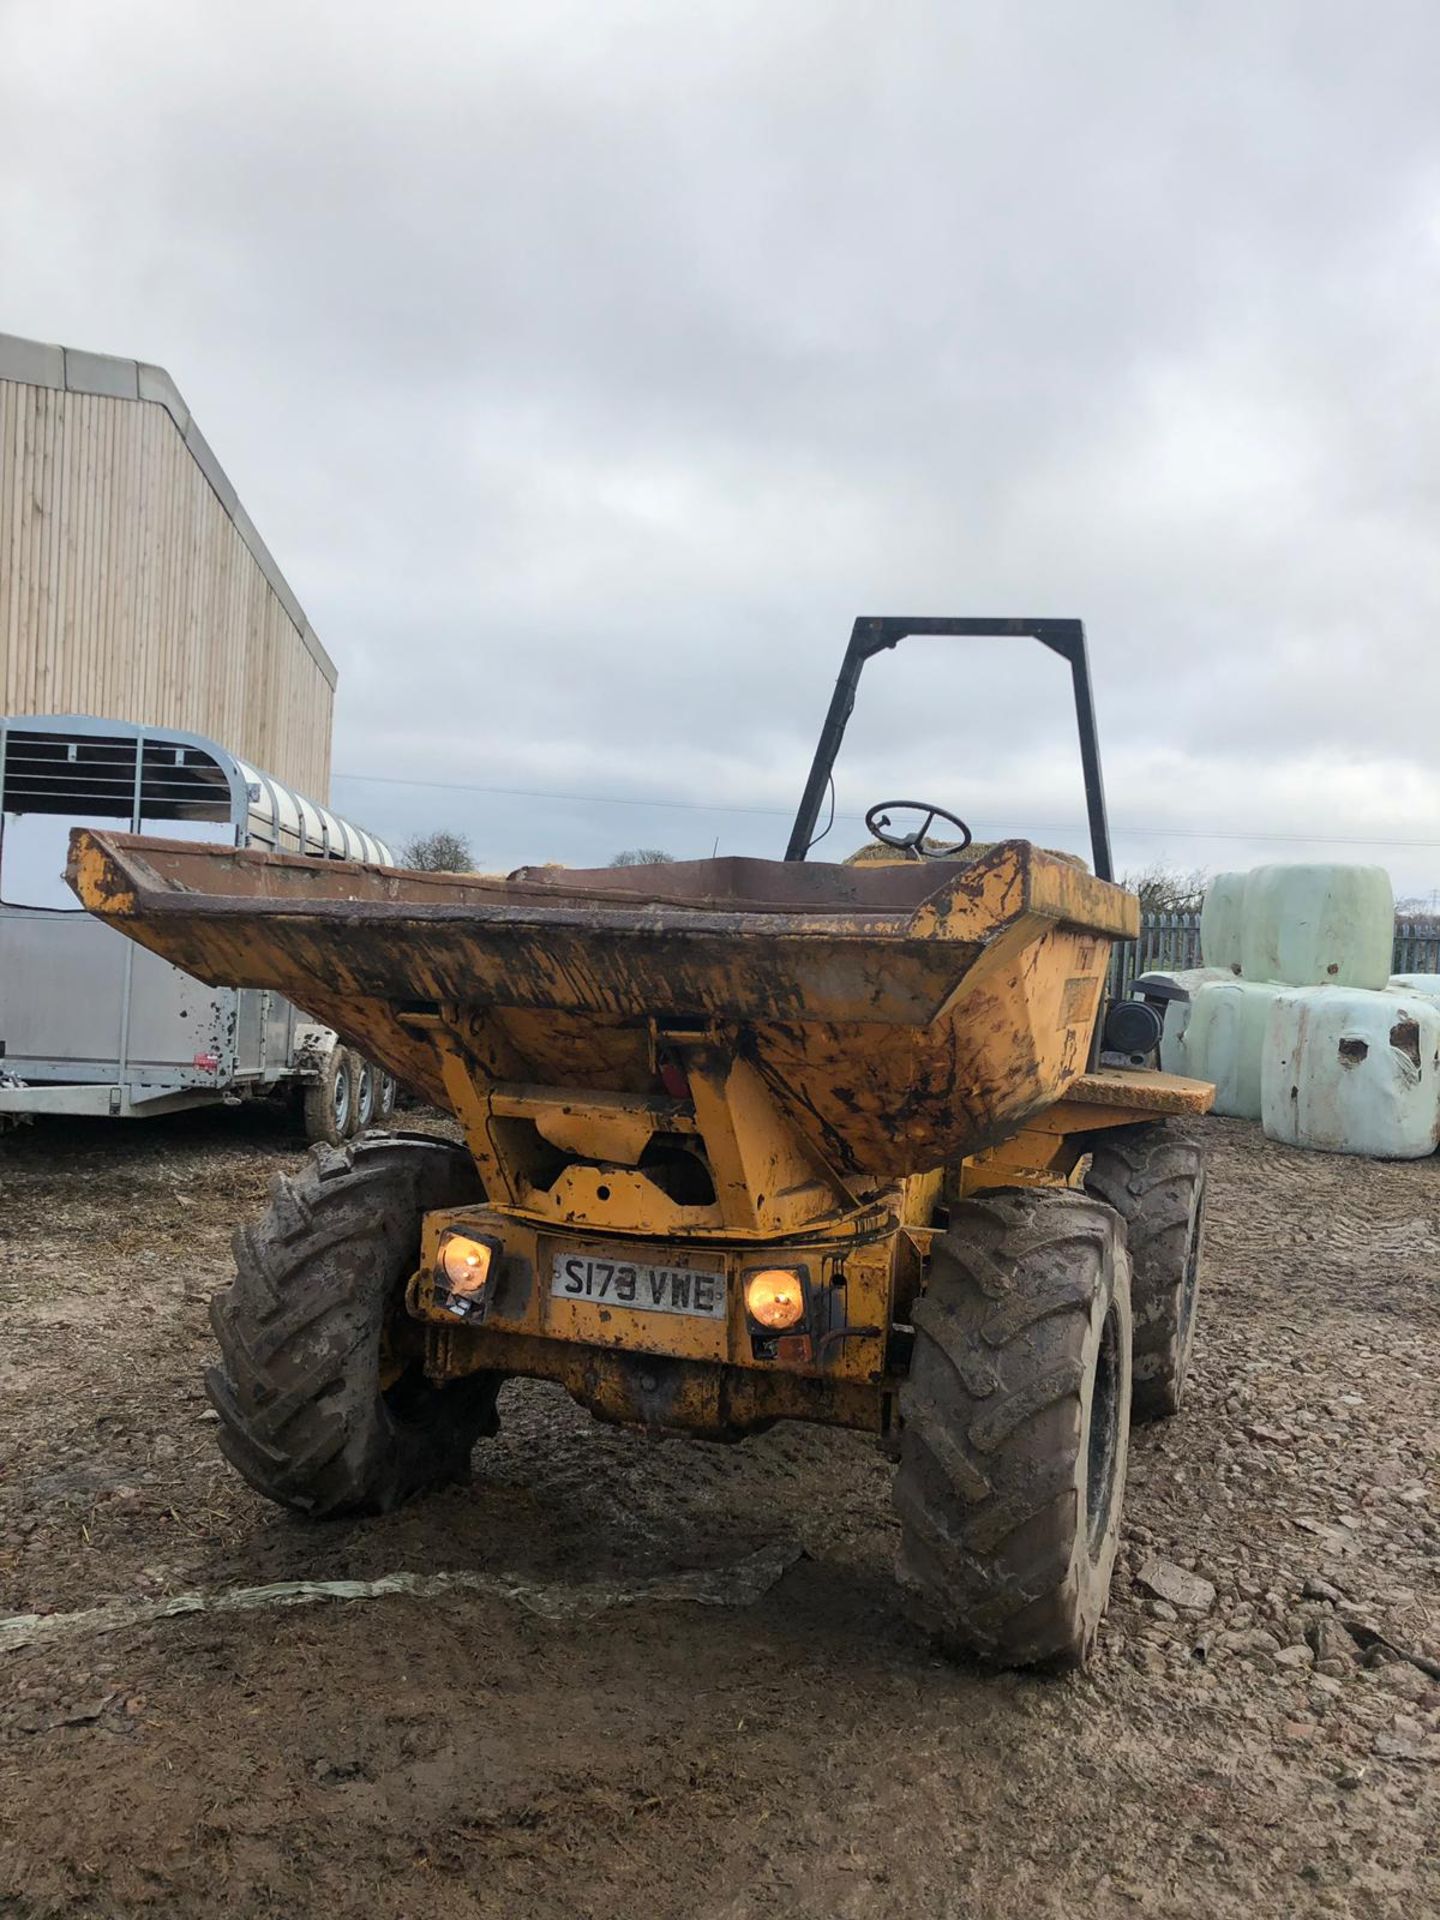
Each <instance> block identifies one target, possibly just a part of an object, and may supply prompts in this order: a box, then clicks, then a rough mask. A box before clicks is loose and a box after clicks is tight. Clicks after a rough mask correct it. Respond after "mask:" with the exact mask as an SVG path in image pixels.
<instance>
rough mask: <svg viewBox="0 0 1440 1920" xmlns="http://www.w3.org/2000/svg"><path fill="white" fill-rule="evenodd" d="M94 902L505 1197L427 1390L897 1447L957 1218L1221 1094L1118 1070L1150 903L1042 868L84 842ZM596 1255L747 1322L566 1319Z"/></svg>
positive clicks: (431, 1229)
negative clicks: (1124, 969) (1101, 1014)
mask: <svg viewBox="0 0 1440 1920" xmlns="http://www.w3.org/2000/svg"><path fill="white" fill-rule="evenodd" d="M70 877H71V880H72V884H73V885H74V887H75V890H76V892H77V893H78V894H79V896H80V898H81V900H82V901H83V902H84V904H85V905H86V906H87V907H88V908H89V909H90V910H91V911H92V912H94V913H96V914H99V915H100V916H101V917H102V918H104V919H105V920H106V921H108V922H109V923H110V924H111V925H113V926H116V927H118V928H119V929H120V930H122V931H123V932H125V933H128V934H129V935H130V936H131V937H132V938H134V939H136V940H138V941H140V942H141V943H142V944H143V945H145V946H147V947H149V948H151V949H152V950H153V951H155V952H157V953H160V954H162V955H163V956H164V957H165V958H167V959H170V960H173V961H175V962H176V963H177V964H179V965H181V966H183V967H186V968H187V969H188V970H189V971H191V972H192V973H195V974H196V975H198V976H199V977H200V978H202V979H205V980H209V981H212V982H215V983H217V984H219V983H222V982H223V983H227V984H231V985H256V986H269V987H274V988H278V989H279V990H280V991H282V992H284V993H286V994H288V995H289V996H290V997H291V998H292V999H293V1000H294V1001H295V1003H296V1004H297V1005H298V1006H302V1007H304V1008H305V1009H306V1010H307V1011H308V1012H310V1013H312V1014H313V1015H315V1016H316V1017H317V1018H320V1019H323V1020H326V1021H327V1022H328V1023H329V1024H331V1025H332V1026H333V1027H334V1028H335V1029H336V1030H337V1031H338V1032H339V1033H340V1035H341V1036H342V1038H343V1039H344V1040H345V1041H346V1042H347V1043H349V1044H350V1045H353V1046H356V1047H359V1048H361V1049H362V1050H363V1051H364V1052H365V1053H366V1054H367V1055H368V1056H369V1057H370V1058H371V1059H373V1060H376V1061H379V1062H380V1063H381V1064H382V1065H384V1066H385V1067H386V1068H387V1069H389V1070H390V1071H391V1072H393V1073H394V1074H396V1076H397V1077H398V1078H400V1079H401V1080H402V1081H404V1082H406V1083H408V1084H409V1085H411V1086H414V1087H417V1088H419V1089H421V1090H423V1091H424V1092H425V1093H426V1094H428V1095H429V1097H431V1098H432V1099H434V1100H435V1101H437V1102H438V1103H440V1104H442V1105H444V1106H445V1107H446V1108H447V1109H448V1110H449V1112H451V1113H452V1114H453V1115H454V1116H455V1118H456V1120H457V1121H458V1122H459V1124H460V1127H461V1128H462V1130H463V1132H464V1137H465V1142H466V1145H467V1147H468V1149H469V1152H470V1155H471V1157H472V1159H473V1161H474V1164H475V1167H476V1170H477V1172H478V1175H479V1178H480V1181H481V1182H482V1183H483V1191H484V1195H485V1199H484V1202H483V1204H480V1205H476V1206H472V1207H468V1208H459V1209H451V1210H449V1211H447V1212H444V1213H432V1214H429V1215H428V1216H427V1217H426V1219H425V1222H424V1230H423V1243H422V1248H421V1256H420V1265H419V1268H418V1269H417V1271H416V1273H415V1274H414V1276H413V1277H412V1279H411V1281H410V1285H409V1288H408V1290H407V1294H406V1300H405V1308H406V1310H405V1311H402V1312H401V1313H399V1314H397V1315H396V1316H394V1320H393V1324H392V1326H391V1328H390V1331H389V1363H388V1364H389V1365H390V1366H391V1367H392V1368H397V1369H398V1368H399V1367H400V1366H402V1365H404V1364H406V1363H407V1362H408V1361H410V1360H413V1359H414V1358H417V1357H420V1358H423V1363H424V1366H425V1368H426V1370H427V1371H428V1373H429V1374H430V1375H431V1377H432V1378H433V1379H435V1380H440V1381H443V1380H453V1379H455V1378H458V1377H460V1376H463V1375H465V1374H469V1373H474V1372H476V1371H485V1370H494V1371H496V1372H500V1373H506V1374H527V1375H531V1376H534V1377H537V1378H543V1379H552V1380H558V1381H560V1382H561V1383H562V1384H563V1385H564V1386H565V1387H567V1388H568V1389H569V1391H570V1392H571V1393H572V1394H573V1395H574V1396H575V1397H576V1398H577V1399H578V1400H581V1401H582V1402H584V1403H585V1404H587V1405H589V1406H590V1407H592V1408H593V1409H594V1410H595V1411H596V1412H597V1413H599V1414H601V1415H602V1416H604V1417H607V1418H611V1419H618V1420H626V1421H630V1422H634V1423H637V1424H640V1425H643V1426H646V1427H649V1428H651V1429H653V1430H657V1431H687V1432H694V1433H702V1434H710V1435H714V1436H717V1437H722V1436H727V1435H733V1434H734V1433H737V1432H743V1431H745V1430H747V1429H750V1428H754V1427H756V1426H760V1425H764V1424H766V1423H768V1422H769V1421H771V1420H775V1419H780V1418H799V1419H808V1420H819V1421H827V1422H831V1423H835V1424H839V1425H844V1426H854V1427H863V1428H869V1429H872V1430H879V1431H883V1430H884V1429H885V1428H886V1427H887V1426H888V1424H889V1421H890V1408H891V1403H892V1400H893V1396H894V1393H895V1389H896V1386H897V1383H898V1379H899V1377H900V1375H901V1374H902V1373H903V1371H904V1366H905V1361H906V1357H907V1354H906V1340H907V1329H908V1324H909V1316H910V1310H911V1307H912V1305H913V1303H914V1300H915V1297H916V1295H917V1294H918V1293H919V1292H920V1290H921V1289H922V1288H923V1286H924V1284H925V1274H926V1265H927V1260H928V1255H929V1250H930V1243H931V1239H932V1237H933V1234H934V1231H935V1226H936V1221H937V1217H938V1216H939V1215H940V1214H941V1212H942V1211H943V1207H944V1205H945V1203H946V1202H947V1201H953V1200H957V1199H963V1198H964V1197H966V1196H968V1195H971V1194H976V1193H983V1192H985V1191H987V1190H990V1189H994V1188H1000V1187H1016V1186H1029V1187H1036V1186H1040V1187H1057V1188H1064V1187H1073V1186H1077V1185H1079V1184H1080V1182H1081V1181H1082V1180H1083V1178H1084V1174H1085V1169H1086V1164H1087V1163H1086V1152H1087V1142H1088V1140H1089V1138H1090V1137H1091V1136H1092V1135H1093V1134H1095V1133H1096V1132H1097V1131H1098V1130H1102V1129H1106V1128H1113V1127H1122V1126H1127V1125H1133V1124H1136V1123H1140V1122H1144V1121H1154V1120H1157V1119H1160V1118H1162V1117H1163V1116H1164V1115H1166V1114H1169V1113H1194V1112H1201V1111H1204V1110H1205V1108H1206V1107H1208V1106H1209V1104H1210V1101H1211V1098H1212V1097H1213V1089H1212V1088H1210V1087H1208V1086H1205V1085H1202V1084H1200V1083H1197V1082H1193V1081H1184V1080H1177V1079H1174V1078H1172V1077H1170V1076H1167V1075H1165V1074H1159V1073H1152V1072H1135V1073H1120V1072H1108V1071H1101V1072H1087V1071H1086V1062H1087V1059H1088V1058H1089V1051H1090V1047H1091V1043H1092V1038H1093V1035H1094V1032H1095V1025H1096V1018H1097V1013H1098V1009H1099V1006H1100V1002H1101V998H1102V995H1103V989H1104V980H1105V971H1106V967H1107V964H1108V960H1109V954H1110V944H1111V941H1112V940H1113V939H1115V938H1117V937H1120V938H1123V937H1127V936H1133V935H1134V933H1135V932H1136V931H1137V930H1138V924H1139V921H1138V915H1139V909H1138V904H1137V902H1136V901H1135V899H1134V897H1133V896H1132V895H1130V894H1127V893H1125V892H1124V891H1123V890H1122V889H1121V888H1119V887H1115V886H1112V885H1110V884H1109V883H1107V882H1105V881H1101V880H1098V879H1096V878H1095V877H1093V876H1092V875H1090V874H1087V873H1084V872H1082V871H1080V870H1078V869H1077V868H1075V867H1074V866H1072V865H1070V864H1069V863H1067V862H1066V861H1064V860H1062V859H1059V858H1057V857H1055V856H1053V855H1049V854H1046V853H1044V852H1043V851H1041V850H1040V849H1037V848H1035V847H1032V846H1030V845H1029V844H1028V843H1027V842H1023V841H1006V842H1002V843H1000V844H999V845H997V846H994V847H992V848H990V849H988V850H987V851H986V852H984V853H983V854H981V855H980V856H979V857H977V858H976V859H975V860H973V861H970V862H967V863H955V864H947V863H943V862H938V863H933V864H927V863H920V864H918V865H917V864H909V865H900V866H893V867H890V868H883V867H873V866H872V867H837V866H828V865H825V864H824V863H817V862H805V863H785V862H775V861H756V860H745V859H732V860H716V861H700V862H692V863H688V864H686V863H680V864H676V865H673V866H668V867H663V868H660V869H658V870H649V871H647V870H643V869H637V870H631V871H629V872H618V873H617V872H614V871H604V872H599V873H575V872H565V871H557V872H549V871H546V870H540V871H525V872H522V873H521V874H520V875H519V876H516V877H515V878H513V879H512V880H508V881H501V880H496V879H492V878H486V877H484V876H479V875H439V874H413V873H412V874H404V873H395V872H392V871H390V870H388V869H384V868H374V867H364V866H358V865H355V864H352V863H348V862H333V861H332V862H317V861H313V860H306V859H303V858H300V857H298V856H291V855H284V854H258V853H253V852H249V851H241V850H237V849H234V848H225V847H206V846H197V845H196V844H194V843H193V842H181V841H162V840H150V839H140V838H135V837H131V836H128V835H123V834H92V833H89V832H84V831H78V832H77V833H76V834H75V835H74V836H73V838H72V843H71V865H70ZM662 1088H664V1089H668V1091H661V1089H662ZM447 1231H460V1232H464V1233H466V1234H469V1235H472V1236H475V1237H479V1238H482V1239H484V1240H486V1241H487V1243H489V1244H490V1245H491V1246H492V1248H493V1250H494V1254H495V1270H494V1284H493V1287H491V1289H490V1290H489V1292H488V1293H487V1296H486V1299H485V1301H484V1305H483V1311H481V1310H479V1309H477V1307H476V1304H475V1303H474V1302H473V1301H472V1302H471V1303H470V1305H469V1306H468V1307H467V1309H466V1311H465V1312H464V1313H463V1314H461V1313H459V1312H458V1311H457V1309H456V1305H455V1300H454V1297H453V1296H451V1297H449V1298H448V1299H447V1298H446V1297H445V1293H444V1289H443V1288H442V1287H441V1286H439V1285H438V1284H437V1268H436V1262H437V1255H438V1252H439V1246H440V1240H441V1237H442V1235H443V1234H444V1233H446V1232H447ZM576 1247H583V1248H586V1249H592V1250H602V1251H603V1253H604V1256H605V1258H606V1260H607V1261H608V1260H609V1259H610V1258H611V1257H612V1256H613V1258H614V1260H615V1261H616V1262H618V1263H622V1264H623V1263H627V1262H628V1263H636V1264H637V1265H640V1264H646V1263H648V1264H651V1265H655V1266H664V1267H667V1268H670V1269H675V1268H677V1267H678V1268H683V1267H685V1266H687V1265H692V1266H694V1267H695V1268H696V1270H697V1271H702V1270H706V1271H709V1272H710V1273H711V1274H713V1275H716V1276H719V1275H722V1274H723V1277H724V1281H725V1286H724V1299H725V1303H726V1307H725V1313H724V1316H723V1317H722V1318H715V1317H710V1315H708V1314H703V1315H702V1314H699V1313H690V1312H687V1311H681V1310H678V1309H677V1310H674V1311H669V1312H664V1313H660V1312H649V1311H645V1310H641V1309H639V1308H636V1307H635V1306H634V1305H633V1304H632V1303H626V1304H625V1306H624V1310H623V1311H615V1310H614V1309H613V1308H612V1307H608V1306H606V1305H605V1304H603V1303H602V1302H600V1301H591V1300H585V1301H582V1302H576V1301H574V1300H571V1299H567V1298H565V1297H563V1295H557V1294H556V1293H555V1292H554V1291H553V1290H552V1285H551V1275H552V1273H553V1271H554V1261H555V1256H556V1253H557V1251H563V1250H564V1249H566V1248H576ZM756 1266H762V1267H767V1268H774V1267H777V1266H779V1267H785V1268H789V1269H795V1270H799V1271H803V1274H804V1277H805V1286H806V1288H807V1290H808V1291H807V1301H808V1311H807V1314H806V1318H805V1322H804V1331H803V1334H802V1333H801V1332H796V1333H794V1334H791V1335H787V1336H784V1337H781V1338H777V1339H770V1338H766V1337H759V1336H757V1332H756V1329H755V1327H754V1326H753V1325H752V1324H751V1323H750V1322H749V1320H748V1318H747V1314H746V1309H745V1304H744V1297H743V1296H744V1282H745V1276H746V1274H747V1272H749V1271H750V1270H751V1269H753V1268H754V1267H756Z"/></svg>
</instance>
